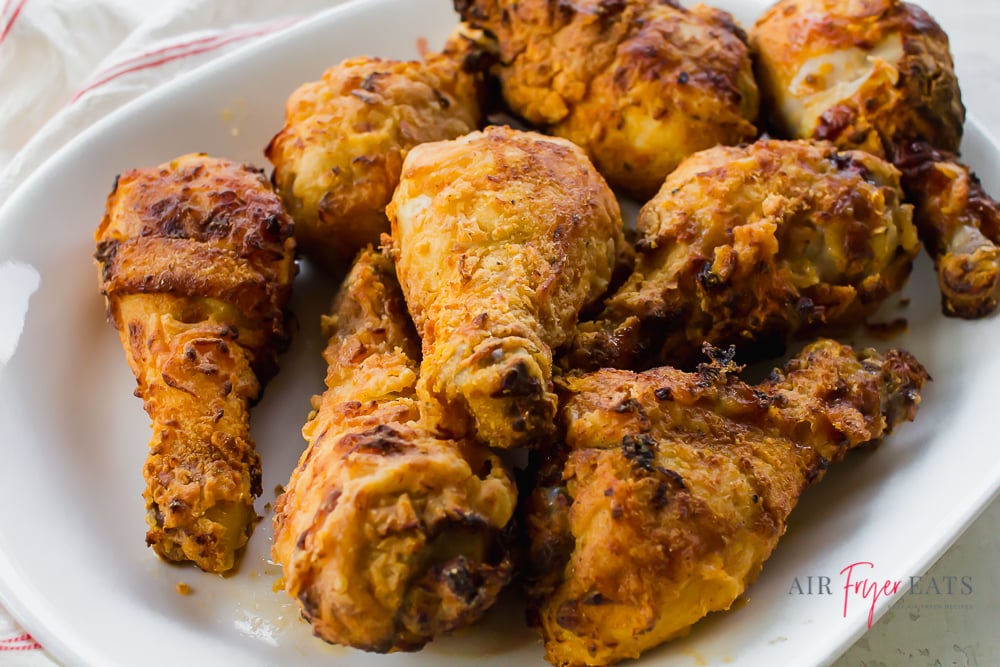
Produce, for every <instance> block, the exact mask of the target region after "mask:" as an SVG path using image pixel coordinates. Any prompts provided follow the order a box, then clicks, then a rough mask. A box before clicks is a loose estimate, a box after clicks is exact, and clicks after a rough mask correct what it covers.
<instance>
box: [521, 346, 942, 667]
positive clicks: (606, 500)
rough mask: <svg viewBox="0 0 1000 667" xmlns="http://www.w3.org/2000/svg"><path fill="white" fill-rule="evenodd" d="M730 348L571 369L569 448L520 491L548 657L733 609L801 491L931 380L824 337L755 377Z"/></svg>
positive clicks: (871, 436) (668, 632) (579, 655)
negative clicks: (660, 361)
mask: <svg viewBox="0 0 1000 667" xmlns="http://www.w3.org/2000/svg"><path fill="white" fill-rule="evenodd" d="M707 349H709V350H710V351H711V349H710V348H707ZM731 352H732V351H731V350H730V354H728V355H727V354H720V353H719V352H718V351H714V352H713V356H714V360H713V362H712V363H710V364H703V365H701V366H700V367H699V368H698V371H697V372H695V373H684V372H681V371H678V370H675V369H673V368H667V367H664V368H657V369H653V370H650V371H647V372H645V373H642V374H636V373H633V372H629V371H622V370H612V369H605V370H600V371H597V372H594V373H590V374H586V375H577V376H570V377H567V378H565V380H564V382H563V385H564V386H563V395H562V400H561V406H560V413H561V417H562V421H563V422H564V423H565V428H566V447H565V449H564V451H562V452H558V453H553V454H551V455H549V457H548V458H547V459H546V461H545V463H544V464H543V465H542V467H541V471H540V476H539V480H538V486H537V488H536V489H535V490H534V491H533V492H532V494H531V496H530V498H529V499H528V502H527V517H528V519H527V527H528V533H529V537H530V552H529V553H530V557H529V559H528V561H529V563H530V564H531V567H532V568H533V572H532V573H531V576H530V578H529V592H530V596H531V603H532V605H533V607H534V612H533V614H532V615H533V616H534V617H535V619H536V621H537V623H538V624H539V625H540V628H541V633H542V637H543V639H544V642H545V650H546V657H547V659H548V660H549V661H550V662H551V663H552V664H554V665H560V666H565V667H569V666H577V665H607V664H612V663H615V662H618V661H620V660H623V659H626V658H635V657H638V656H639V654H640V653H642V652H643V651H646V650H647V649H650V648H652V647H654V646H656V645H658V644H660V643H662V642H664V641H667V640H669V639H671V638H674V637H678V636H682V635H684V634H687V632H688V630H689V629H690V627H691V625H692V624H694V623H695V622H697V621H698V620H699V619H701V618H702V617H704V616H705V615H706V614H708V613H709V612H712V611H719V610H725V609H728V608H729V607H730V606H731V605H732V604H733V602H734V601H735V600H736V599H737V597H738V596H739V595H740V594H741V593H742V592H743V591H744V590H745V589H746V587H747V586H748V585H749V584H750V583H751V582H752V581H753V580H754V579H755V577H756V576H757V574H758V573H759V572H760V570H761V567H762V565H763V563H764V561H765V560H767V558H768V557H769V556H770V554H771V552H772V551H773V550H774V548H775V545H776V544H777V542H778V539H779V538H780V537H781V535H782V534H783V533H784V532H785V529H786V526H787V519H788V515H789V513H790V512H791V510H792V509H793V508H794V507H795V505H796V503H797V502H798V499H799V496H800V495H801V494H802V492H803V490H804V489H805V488H806V487H808V486H809V485H810V484H812V483H814V482H816V481H819V480H820V479H821V478H822V477H823V475H824V474H825V471H826V469H827V466H829V464H831V463H835V462H838V461H840V460H841V459H842V458H843V457H844V456H845V454H846V452H847V451H848V450H850V449H853V448H855V447H858V446H861V445H868V446H871V445H875V444H877V443H878V442H879V441H880V440H881V439H882V438H883V437H884V436H885V435H886V434H888V433H889V432H890V431H891V430H892V428H893V427H894V426H895V425H897V424H898V423H900V422H902V421H904V420H910V419H912V418H913V417H914V415H915V413H916V410H917V406H918V404H919V391H920V389H921V387H922V385H923V384H924V382H925V381H926V380H928V379H929V378H928V376H927V373H926V372H925V371H924V369H923V368H922V367H921V365H920V364H919V363H917V361H916V360H915V359H914V358H913V357H912V356H911V355H910V354H908V353H907V352H903V351H899V350H890V351H888V352H887V353H885V354H884V355H879V354H877V353H875V352H874V351H873V350H865V351H863V352H860V353H855V352H854V351H853V350H852V349H851V348H849V347H846V346H843V345H840V344H839V343H836V342H834V341H832V340H829V339H823V340H820V341H818V342H816V343H814V344H812V345H810V346H809V347H807V348H806V349H805V350H803V352H802V353H801V354H800V355H799V356H797V357H796V358H794V359H792V360H791V361H790V362H789V363H788V364H787V365H786V366H785V369H784V371H783V372H782V371H778V370H775V371H774V372H773V373H772V375H771V377H770V378H769V379H768V380H767V381H765V382H763V383H761V384H759V385H756V386H750V385H747V384H744V383H743V382H742V381H740V380H739V379H738V378H737V377H736V376H735V373H736V372H737V371H738V370H739V369H738V368H737V367H736V366H734V365H733V363H732V361H731Z"/></svg>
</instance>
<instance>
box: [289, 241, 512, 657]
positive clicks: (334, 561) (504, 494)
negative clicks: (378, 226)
mask: <svg viewBox="0 0 1000 667" xmlns="http://www.w3.org/2000/svg"><path fill="white" fill-rule="evenodd" d="M323 328H324V330H325V333H326V334H327V335H328V337H329V343H328V345H327V347H326V350H325V351H324V353H323V357H324V359H325V360H326V362H327V364H328V369H327V376H326V391H325V392H324V393H323V395H322V396H317V397H316V398H314V400H313V406H314V408H315V413H314V415H313V416H312V417H311V419H310V420H309V422H308V423H307V424H306V425H305V427H304V428H303V430H302V433H303V435H304V436H305V438H306V439H307V440H308V441H309V446H308V449H306V451H305V452H304V453H303V455H302V457H301V459H300V461H299V465H298V467H297V468H296V469H295V471H294V472H293V473H292V476H291V480H290V482H289V483H288V487H287V491H286V492H285V493H284V494H283V495H281V496H279V498H278V500H277V502H276V503H275V516H274V547H273V552H272V557H273V559H274V560H275V562H278V563H280V564H281V565H282V572H283V579H284V589H285V590H286V591H287V592H288V593H289V594H290V595H291V596H293V597H295V598H296V599H298V601H299V603H300V605H301V608H302V613H303V616H304V617H305V618H306V619H307V620H308V621H309V622H310V623H312V625H313V630H314V632H315V634H316V635H317V636H318V637H320V638H322V639H325V640H326V641H328V642H332V643H336V644H345V645H348V646H353V647H355V648H360V649H364V650H367V651H378V652H388V651H397V650H415V649H418V648H420V647H421V646H423V645H424V644H426V643H427V642H428V641H430V640H431V639H433V638H434V636H435V635H437V634H439V633H442V632H447V631H450V630H454V629H457V628H460V627H463V626H466V625H469V624H471V623H473V622H475V621H476V620H478V619H479V618H480V616H482V614H483V613H484V612H485V611H486V609H488V608H489V607H490V606H491V605H492V604H493V602H494V601H495V600H496V597H497V594H498V592H499V591H500V589H501V588H502V587H503V586H504V585H505V584H506V583H507V582H508V580H509V579H510V576H511V571H512V565H511V559H510V555H509V552H508V549H507V541H509V533H510V529H509V526H510V522H511V518H512V516H513V514H514V507H515V505H516V498H517V495H516V494H517V490H516V488H515V486H514V483H513V481H512V480H511V478H510V476H509V475H508V473H507V471H506V470H505V468H504V465H503V463H502V462H501V461H500V460H499V459H498V458H497V457H496V456H494V455H493V454H491V453H490V452H489V450H488V449H486V448H484V447H480V446H478V445H476V444H474V443H472V442H470V441H465V440H445V439H441V438H440V437H438V436H437V435H435V432H434V429H433V427H432V425H425V422H423V421H421V414H420V408H419V405H418V402H417V399H416V395H415V384H416V380H417V365H418V361H417V358H418V354H419V349H420V347H419V346H420V342H419V340H418V339H417V337H416V333H415V332H414V331H413V324H412V323H411V322H410V319H409V316H408V315H407V313H406V304H405V303H404V301H403V296H402V293H401V292H400V289H399V285H398V283H397V282H396V277H395V273H394V269H393V265H392V262H391V261H390V260H389V259H388V258H386V257H385V256H383V255H381V254H378V253H376V252H374V251H372V250H371V249H367V250H364V251H362V252H361V254H360V255H359V257H358V259H357V261H356V263H355V264H354V267H353V268H352V269H351V272H350V273H349V274H348V276H347V278H346V280H345V282H344V284H343V286H342V287H341V290H340V292H339V294H338V296H337V298H336V300H335V302H334V305H333V308H332V312H331V315H330V316H329V317H328V318H324V320H323Z"/></svg>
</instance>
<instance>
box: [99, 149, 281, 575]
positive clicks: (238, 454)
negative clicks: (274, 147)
mask: <svg viewBox="0 0 1000 667" xmlns="http://www.w3.org/2000/svg"><path fill="white" fill-rule="evenodd" d="M95 240H96V241H97V253H96V258H97V261H98V263H99V266H100V280H101V289H102V292H103V294H104V295H105V297H106V300H107V307H108V316H109V319H110V320H111V322H112V323H113V324H114V325H115V327H116V328H117V329H118V331H119V335H120V337H121V341H122V345H123V346H124V348H125V352H126V356H127V358H128V362H129V366H130V367H131V368H132V371H133V372H134V373H135V376H136V380H137V382H138V388H137V389H136V395H137V396H139V397H140V398H142V399H143V401H144V405H145V408H146V411H147V412H148V413H149V416H150V418H151V420H152V427H153V437H152V440H151V441H150V445H149V446H150V449H149V456H148V458H147V460H146V463H145V466H144V468H143V475H144V477H145V478H146V485H147V486H146V490H145V493H144V496H145V498H146V508H147V523H148V524H149V532H148V533H147V535H146V541H147V543H148V544H149V545H150V546H152V547H153V549H154V550H155V551H156V552H157V554H159V555H160V556H161V557H163V558H165V559H168V560H176V561H184V560H191V561H194V562H195V563H196V564H197V565H198V566H199V567H201V568H202V569H204V570H206V571H209V572H224V571H226V570H228V569H230V568H232V567H233V565H234V564H235V558H236V552H237V551H238V550H239V549H240V548H241V547H242V546H243V545H245V544H246V542H247V539H248V538H249V536H250V533H251V532H252V530H253V524H254V519H255V517H256V514H255V512H254V509H253V501H254V498H255V497H256V496H258V495H260V492H261V489H260V460H259V457H258V456H257V453H256V451H255V449H254V444H253V441H252V439H251V438H250V433H249V406H250V405H251V404H252V403H253V402H255V401H256V400H257V398H258V397H259V395H260V391H261V385H262V383H263V382H266V380H267V379H268V378H269V377H270V376H271V375H272V374H273V373H274V372H275V371H276V370H277V355H278V353H279V352H280V350H281V349H283V347H284V346H285V345H286V343H287V337H286V329H285V306H286V305H287V302H288V298H289V295H290V290H291V283H292V278H293V276H294V275H295V263H294V256H295V243H294V240H293V239H292V223H291V220H290V219H289V217H288V215H287V214H286V213H285V211H284V209H283V207H282V205H281V202H280V200H279V199H278V197H277V196H276V195H275V194H274V193H273V192H272V191H271V189H270V185H269V184H268V182H267V180H266V179H265V178H264V176H263V175H262V173H261V172H260V171H259V170H257V169H254V168H252V167H249V166H247V165H241V164H237V163H234V162H230V161H228V160H222V159H215V158H210V157H208V156H206V155H204V154H191V155H185V156H181V157H179V158H177V159H176V160H173V161H171V162H169V163H166V164H163V165H160V166H158V167H153V168H148V169H135V170H132V171H129V172H126V173H124V174H122V175H121V176H120V177H119V178H118V179H117V181H116V183H115V188H114V190H113V191H112V192H111V194H110V195H109V196H108V201H107V211H106V213H105V215H104V218H103V220H102V221H101V224H100V226H99V227H98V229H97V232H96V234H95Z"/></svg>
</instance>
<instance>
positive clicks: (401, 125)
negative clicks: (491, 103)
mask: <svg viewBox="0 0 1000 667" xmlns="http://www.w3.org/2000/svg"><path fill="white" fill-rule="evenodd" d="M463 40H464V38H463V37H462V36H460V35H457V34H456V36H454V37H453V39H452V40H451V41H450V42H449V45H448V47H447V48H446V49H445V52H444V53H438V54H431V55H429V56H428V57H427V58H426V59H425V60H420V61H405V62H404V61H396V60H382V59H379V58H367V57H357V58H351V59H349V60H345V61H343V62H342V63H340V64H339V65H336V66H334V67H331V68H330V69H328V70H327V71H326V72H325V73H324V74H323V78H322V79H321V80H320V81H315V82H311V83H306V84H304V85H302V86H301V87H300V88H299V89H298V90H296V91H295V92H294V93H292V95H291V97H289V99H288V103H287V110H286V121H285V126H284V128H283V129H282V130H281V131H280V132H279V133H278V134H277V135H276V136H275V137H274V138H273V139H272V140H271V143H270V144H269V145H268V146H267V149H266V151H265V152H266V154H267V157H268V159H270V160H271V162H272V163H273V164H274V173H273V177H272V178H273V180H274V183H275V185H276V187H277V189H278V192H279V193H280V194H281V197H282V199H283V200H284V201H285V204H286V205H287V207H288V210H289V212H290V213H291V215H292V217H293V218H294V219H295V224H296V232H295V233H296V239H297V240H298V242H299V245H300V246H301V249H302V251H303V253H304V254H306V255H307V256H308V257H310V258H313V259H316V260H318V261H319V262H320V263H321V264H323V265H325V266H326V267H327V268H328V269H330V270H331V271H333V272H334V273H338V274H342V273H344V272H345V271H346V267H348V266H349V265H350V263H351V260H353V258H354V256H355V254H356V253H357V252H358V251H359V250H360V249H361V248H363V247H364V246H365V245H367V244H377V243H378V241H379V235H380V234H382V233H383V232H387V231H389V223H388V221H387V220H386V217H385V206H386V204H388V203H389V199H390V198H391V197H392V191H393V190H394V189H395V187H396V184H397V183H398V182H399V173H400V170H401V169H402V165H403V158H405V157H406V153H407V152H408V151H409V150H410V149H411V148H413V147H414V146H416V145H418V144H421V143H424V142H427V141H439V140H442V139H452V138H455V137H458V136H460V135H463V134H466V133H468V132H471V131H472V130H475V129H476V128H478V127H479V124H480V120H481V111H480V100H479V97H480V95H481V92H482V91H481V84H482V76H481V75H480V74H478V73H475V69H476V68H474V67H470V68H468V71H466V68H465V67H464V65H463V62H464V56H465V55H466V54H468V53H470V51H469V48H467V45H465V44H464V42H463Z"/></svg>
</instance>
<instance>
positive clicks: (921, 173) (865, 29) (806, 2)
mask: <svg viewBox="0 0 1000 667" xmlns="http://www.w3.org/2000/svg"><path fill="white" fill-rule="evenodd" d="M750 44H751V48H752V50H753V52H754V56H755V58H756V63H757V76H758V81H759V83H760V86H761V90H762V94H763V97H764V99H765V107H766V108H767V109H768V112H769V113H768V116H769V119H770V121H771V125H772V126H773V127H774V129H775V130H776V131H777V132H778V133H779V134H780V135H782V136H785V137H789V138H807V137H815V138H818V139H828V140H830V141H833V142H835V143H836V144H837V145H838V146H839V147H840V148H845V149H846V148H858V149H862V150H866V151H869V152H872V153H875V154H876V155H879V156H881V157H885V158H886V159H889V160H892V161H893V162H894V163H895V164H896V166H897V167H899V168H900V170H901V171H902V173H903V181H902V182H903V187H904V189H905V190H906V193H907V196H908V198H909V201H911V202H912V203H913V204H914V207H915V211H914V219H915V221H916V223H917V227H918V229H919V230H920V236H921V239H922V241H923V243H924V246H925V247H926V248H927V251H928V253H929V254H930V255H931V257H932V258H933V260H934V263H935V266H936V267H937V273H938V283H939V284H940V287H941V294H942V307H943V310H944V312H945V314H946V315H952V316H957V317H965V318H975V317H982V316H984V315H987V314H989V313H990V312H992V311H993V310H994V309H995V308H996V305H997V295H998V292H1000V248H998V245H997V244H998V242H1000V224H998V223H1000V213H998V206H997V202H996V201H994V200H993V199H992V198H991V197H990V196H989V195H988V194H987V193H986V192H985V190H984V189H983V187H982V185H981V184H980V183H979V181H978V179H976V177H975V175H974V174H972V173H971V172H970V170H969V168H968V167H967V166H965V165H963V164H962V163H961V162H959V161H958V157H957V151H958V149H959V144H960V142H961V138H962V126H963V124H964V121H965V108H964V107H963V106H962V98H961V92H960V91H959V86H958V79H957V78H956V76H955V71H954V66H953V63H952V59H951V53H950V50H949V45H948V37H947V36H946V35H945V33H944V31H943V30H941V28H940V26H938V24H937V23H935V22H934V20H933V19H932V18H931V17H930V16H928V15H927V13H926V12H924V11H923V10H922V9H920V8H919V7H917V6H916V5H913V4H910V3H906V2H899V1H898V0H852V1H851V2H841V1H840V0H782V1H781V2H778V3H776V4H775V5H774V6H772V7H771V9H770V10H769V11H768V12H767V13H765V14H764V15H763V16H762V17H761V18H760V19H759V20H758V22H757V24H756V25H755V26H754V28H753V30H752V31H751V33H750Z"/></svg>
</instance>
